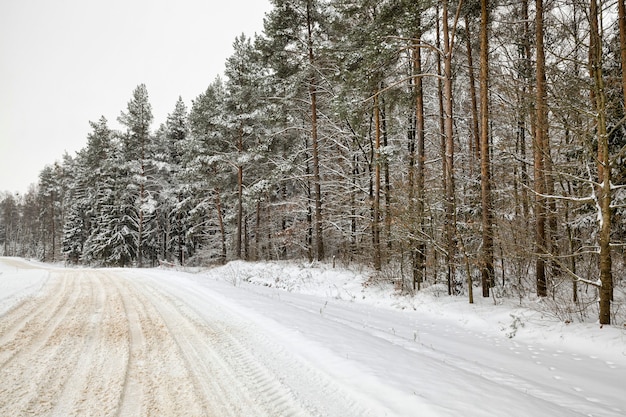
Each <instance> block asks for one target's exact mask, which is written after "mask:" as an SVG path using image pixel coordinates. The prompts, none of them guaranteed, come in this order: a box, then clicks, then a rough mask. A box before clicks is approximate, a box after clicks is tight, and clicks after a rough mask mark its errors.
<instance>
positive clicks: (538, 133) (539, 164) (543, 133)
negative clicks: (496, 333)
mask: <svg viewBox="0 0 626 417" xmlns="http://www.w3.org/2000/svg"><path fill="white" fill-rule="evenodd" d="M535 4H536V19H535V24H536V39H535V42H536V48H537V63H536V77H537V87H536V94H537V97H536V110H537V118H536V119H537V120H536V130H535V141H534V144H533V145H534V146H533V148H534V149H533V156H534V175H535V193H536V201H535V246H536V252H537V254H536V256H537V260H536V264H535V268H536V270H535V274H536V282H537V295H538V296H540V297H545V296H547V295H548V291H547V287H548V286H547V277H546V263H545V256H546V249H547V247H546V246H547V239H546V199H545V197H544V196H545V193H546V186H545V184H546V183H545V163H544V161H545V156H544V155H545V151H546V149H545V144H546V141H547V136H548V108H547V97H546V95H547V92H546V74H545V61H546V59H545V51H544V46H543V44H544V40H543V36H544V33H543V32H544V31H543V0H536V1H535Z"/></svg>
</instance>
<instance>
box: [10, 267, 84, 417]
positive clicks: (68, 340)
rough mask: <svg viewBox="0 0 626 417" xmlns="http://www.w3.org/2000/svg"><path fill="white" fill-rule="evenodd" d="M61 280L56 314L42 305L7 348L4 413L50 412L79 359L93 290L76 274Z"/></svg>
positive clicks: (28, 413) (52, 294)
mask: <svg viewBox="0 0 626 417" xmlns="http://www.w3.org/2000/svg"><path fill="white" fill-rule="evenodd" d="M58 279H62V280H63V281H64V285H63V292H62V294H61V296H60V297H59V298H58V300H59V302H58V303H57V304H56V306H57V308H55V309H54V310H53V311H52V314H50V312H48V311H45V310H44V309H43V308H39V309H37V312H38V313H37V314H35V315H33V316H31V319H30V320H29V321H27V322H26V324H25V325H24V326H23V328H22V330H21V331H19V332H17V334H16V338H15V339H14V343H9V344H8V345H9V346H7V347H3V348H2V349H3V351H4V349H5V348H6V349H8V351H9V355H10V359H9V360H8V361H6V362H5V363H4V365H3V367H2V369H1V370H0V415H11V416H19V415H46V414H48V413H50V412H51V410H52V409H53V408H54V406H55V404H56V403H57V401H58V397H59V396H60V393H61V392H62V390H63V389H64V386H65V385H66V383H67V382H68V379H69V377H70V375H71V373H72V370H73V369H74V368H75V367H76V364H77V362H78V360H79V355H80V351H77V350H76V349H75V344H76V340H80V339H81V338H82V335H83V334H84V332H85V327H86V323H85V322H84V320H82V317H83V316H84V315H85V314H87V312H88V310H89V307H90V306H91V305H92V304H93V300H92V293H91V291H90V289H89V286H85V285H82V282H81V280H80V279H78V277H77V275H76V274H75V273H64V274H62V277H60V278H58ZM56 296H57V294H55V293H48V295H47V297H52V298H55V297H56ZM44 304H45V303H44ZM53 304H54V303H53ZM3 319H5V317H3Z"/></svg>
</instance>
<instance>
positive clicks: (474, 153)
mask: <svg viewBox="0 0 626 417" xmlns="http://www.w3.org/2000/svg"><path fill="white" fill-rule="evenodd" d="M465 30H466V32H467V34H466V36H465V42H466V46H467V66H468V76H469V90H470V99H471V105H472V109H471V114H472V128H471V132H472V138H471V139H470V140H469V141H468V143H469V156H470V175H472V176H473V172H474V158H476V159H477V160H480V152H481V146H480V133H479V132H480V128H479V127H478V100H477V99H476V77H475V76H474V59H473V56H472V55H473V54H472V37H471V27H470V20H469V17H468V16H467V15H465ZM481 30H482V27H481ZM481 42H482V37H481ZM481 48H482V45H481ZM481 105H482V103H481Z"/></svg>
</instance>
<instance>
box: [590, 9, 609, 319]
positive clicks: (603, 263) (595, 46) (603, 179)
mask: <svg viewBox="0 0 626 417" xmlns="http://www.w3.org/2000/svg"><path fill="white" fill-rule="evenodd" d="M589 12H590V13H589V18H590V42H589V60H590V62H589V67H590V69H591V75H592V78H593V81H594V89H593V93H594V94H593V98H594V99H595V100H594V101H595V102H594V105H595V108H596V124H597V126H596V129H597V135H598V186H597V187H596V188H597V191H596V193H597V198H598V207H599V210H600V213H599V215H598V219H599V221H600V231H599V235H598V240H599V242H598V243H599V246H600V261H599V263H600V265H599V267H600V314H599V316H600V317H599V319H600V324H611V299H612V295H613V274H612V259H611V244H610V242H611V228H612V217H613V216H612V208H611V200H612V190H611V164H610V158H609V135H608V132H607V125H606V92H605V87H604V74H603V73H602V40H601V38H600V28H599V26H598V14H599V11H598V3H597V0H591V5H590V10H589Z"/></svg>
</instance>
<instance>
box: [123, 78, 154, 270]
mask: <svg viewBox="0 0 626 417" xmlns="http://www.w3.org/2000/svg"><path fill="white" fill-rule="evenodd" d="M118 121H119V122H120V123H121V124H122V125H124V126H125V127H126V128H127V133H126V134H125V135H124V137H123V151H124V157H125V160H126V163H127V171H128V175H129V177H130V178H131V181H130V183H129V187H128V188H127V190H128V191H129V194H128V195H126V196H125V200H127V201H129V202H130V201H132V207H133V209H132V211H131V212H130V213H127V214H126V216H127V217H128V219H129V224H128V225H127V226H128V229H129V230H130V231H131V233H132V235H133V238H134V240H135V242H136V251H135V253H136V260H137V265H138V266H139V267H142V266H143V262H144V249H146V247H145V246H146V238H147V236H148V235H150V234H152V233H153V232H154V225H153V224H152V220H153V218H154V211H155V200H154V199H153V198H152V196H151V194H150V192H149V190H148V187H149V185H148V180H149V178H148V170H149V169H150V166H149V158H150V155H149V149H150V140H151V137H150V124H151V123H152V106H151V105H150V102H149V100H148V90H147V89H146V86H145V84H140V85H139V86H137V88H136V89H135V90H134V91H133V97H132V98H131V100H130V101H129V102H128V106H127V111H126V112H122V113H121V115H120V116H119V117H118Z"/></svg>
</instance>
